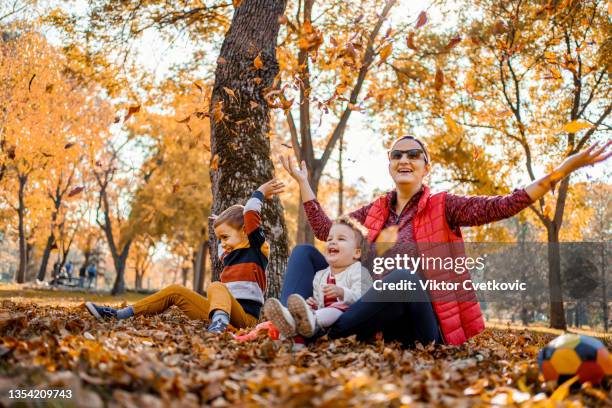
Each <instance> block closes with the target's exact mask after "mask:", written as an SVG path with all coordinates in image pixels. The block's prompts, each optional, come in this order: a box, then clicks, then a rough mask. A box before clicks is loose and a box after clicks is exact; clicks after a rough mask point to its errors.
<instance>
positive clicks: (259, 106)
mask: <svg viewBox="0 0 612 408" xmlns="http://www.w3.org/2000/svg"><path fill="white" fill-rule="evenodd" d="M285 6H286V0H243V1H242V2H241V3H240V5H239V6H238V7H237V8H236V10H235V12H234V16H233V18H232V23H231V25H230V28H229V31H228V32H227V34H226V36H225V40H224V41H223V45H222V47H221V53H220V55H219V59H218V63H217V69H216V72H215V84H214V87H213V92H212V98H211V103H210V116H211V157H212V159H211V160H212V162H213V164H211V169H210V175H211V184H212V193H213V201H212V212H213V213H214V214H219V213H220V212H221V211H223V210H224V209H226V208H227V207H229V206H231V205H233V204H238V203H240V204H244V202H245V201H246V200H247V199H248V198H249V196H250V194H251V193H252V191H254V190H255V189H256V188H257V187H258V186H259V185H260V184H262V183H264V182H266V181H268V180H270V179H272V178H273V177H274V166H273V164H272V160H271V159H270V140H269V138H268V132H269V129H270V108H269V107H268V104H267V102H266V100H265V98H264V96H265V94H266V92H269V90H270V89H271V88H272V87H273V85H274V84H273V81H274V78H275V77H276V74H277V73H278V62H277V60H276V41H277V36H278V30H279V27H280V23H279V17H281V16H282V15H283V13H284V11H285ZM256 59H257V63H255V60H256ZM262 221H263V224H264V230H265V232H266V238H267V239H268V241H269V242H270V246H271V255H270V262H269V264H268V268H267V273H268V294H269V295H270V296H278V294H279V293H280V287H281V280H282V276H283V272H284V270H285V267H286V263H287V252H288V248H287V233H286V228H285V220H284V216H283V210H282V206H281V204H280V201H279V199H278V198H277V197H275V198H274V200H273V201H270V202H267V203H266V204H265V205H264V208H263V213H262ZM210 249H211V260H212V265H213V271H212V277H213V280H218V279H219V275H220V273H221V270H222V265H221V263H220V262H219V260H218V257H217V256H216V254H217V241H216V238H215V236H214V231H213V230H212V229H211V233H210Z"/></svg>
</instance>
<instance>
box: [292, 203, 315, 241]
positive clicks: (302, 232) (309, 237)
mask: <svg viewBox="0 0 612 408" xmlns="http://www.w3.org/2000/svg"><path fill="white" fill-rule="evenodd" d="M298 199H299V200H300V202H299V204H298V208H299V209H300V210H299V213H298V224H297V236H296V239H295V242H296V244H313V243H314V232H313V231H312V228H310V224H309V223H308V219H307V218H306V213H305V212H304V205H303V204H302V198H301V197H299V198H298Z"/></svg>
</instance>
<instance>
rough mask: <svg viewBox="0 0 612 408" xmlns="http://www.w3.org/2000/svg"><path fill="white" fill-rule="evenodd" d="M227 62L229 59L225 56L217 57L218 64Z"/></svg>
mask: <svg viewBox="0 0 612 408" xmlns="http://www.w3.org/2000/svg"><path fill="white" fill-rule="evenodd" d="M226 63H227V60H226V59H225V58H223V57H219V58H217V64H218V65H222V64H226Z"/></svg>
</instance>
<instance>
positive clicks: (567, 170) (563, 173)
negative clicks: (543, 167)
mask: <svg viewBox="0 0 612 408" xmlns="http://www.w3.org/2000/svg"><path fill="white" fill-rule="evenodd" d="M611 143H612V142H608V143H606V144H605V145H603V146H601V147H599V144H598V143H595V144H594V145H592V146H591V147H589V148H588V149H585V150H583V151H581V152H578V153H575V154H573V155H571V156H569V157H568V158H567V159H565V160H564V161H563V163H561V164H560V165H559V166H558V167H557V168H555V169H554V170H553V171H552V172H551V173H550V174H547V175H545V176H544V177H542V178H541V179H538V180H536V181H534V182H533V183H531V184H530V185H528V186H527V187H525V192H526V193H527V194H529V197H530V198H531V200H532V201H537V200H539V199H540V198H542V196H544V194H546V193H547V192H549V191H550V190H552V188H553V187H554V186H555V184H557V183H558V182H559V181H561V180H563V179H564V178H565V177H567V176H569V175H570V174H571V173H572V172H574V171H576V170H578V169H579V168H581V167H585V166H592V165H594V164H596V163H599V162H601V161H604V160H606V159H607V158H608V157H610V155H612V152H608V153H606V149H607V148H608V146H610V144H611Z"/></svg>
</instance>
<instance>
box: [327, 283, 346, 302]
mask: <svg viewBox="0 0 612 408" xmlns="http://www.w3.org/2000/svg"><path fill="white" fill-rule="evenodd" d="M323 295H325V296H333V297H337V298H338V299H340V300H342V299H344V289H342V288H341V287H340V286H337V285H325V286H323Z"/></svg>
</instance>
